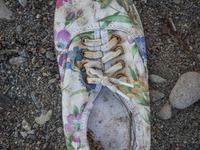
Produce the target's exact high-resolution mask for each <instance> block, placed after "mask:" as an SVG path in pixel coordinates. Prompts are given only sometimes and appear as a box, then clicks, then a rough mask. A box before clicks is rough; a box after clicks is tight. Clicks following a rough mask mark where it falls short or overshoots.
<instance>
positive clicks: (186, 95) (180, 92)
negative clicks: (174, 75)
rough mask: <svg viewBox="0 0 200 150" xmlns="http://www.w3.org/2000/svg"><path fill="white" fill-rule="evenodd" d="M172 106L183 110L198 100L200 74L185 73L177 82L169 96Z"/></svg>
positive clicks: (199, 97) (199, 95) (199, 94)
mask: <svg viewBox="0 0 200 150" xmlns="http://www.w3.org/2000/svg"><path fill="white" fill-rule="evenodd" d="M169 99H170V102H171V104H172V106H174V107H176V108H179V109H184V108H186V107H188V106H190V105H192V104H193V103H195V102H196V101H198V100H199V99H200V74H199V73H197V72H187V73H185V74H183V75H182V76H181V77H180V78H179V79H178V81H177V83H176V85H175V86H174V88H173V89H172V91H171V94H170V96H169Z"/></svg>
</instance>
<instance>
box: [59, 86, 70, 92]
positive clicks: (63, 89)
mask: <svg viewBox="0 0 200 150" xmlns="http://www.w3.org/2000/svg"><path fill="white" fill-rule="evenodd" d="M68 87H69V85H68V86H66V87H65V88H63V89H61V93H62V92H63V91H64V90H66V89H67V88H68Z"/></svg>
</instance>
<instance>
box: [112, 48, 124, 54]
mask: <svg viewBox="0 0 200 150" xmlns="http://www.w3.org/2000/svg"><path fill="white" fill-rule="evenodd" d="M118 49H119V50H121V53H120V55H122V54H124V49H123V48H122V47H116V48H115V50H114V51H115V52H116V51H117V50H118Z"/></svg>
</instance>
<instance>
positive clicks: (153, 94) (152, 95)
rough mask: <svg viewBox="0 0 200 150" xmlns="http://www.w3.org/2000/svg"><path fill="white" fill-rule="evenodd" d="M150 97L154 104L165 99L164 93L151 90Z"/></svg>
mask: <svg viewBox="0 0 200 150" xmlns="http://www.w3.org/2000/svg"><path fill="white" fill-rule="evenodd" d="M149 95H150V100H151V101H152V102H155V101H157V100H159V99H161V98H164V97H165V94H164V93H161V92H159V91H155V90H150V91H149Z"/></svg>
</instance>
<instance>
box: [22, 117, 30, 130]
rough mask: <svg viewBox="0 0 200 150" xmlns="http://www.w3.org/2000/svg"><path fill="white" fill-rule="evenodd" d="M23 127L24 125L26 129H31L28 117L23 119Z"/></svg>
mask: <svg viewBox="0 0 200 150" xmlns="http://www.w3.org/2000/svg"><path fill="white" fill-rule="evenodd" d="M22 127H23V128H24V129H25V130H27V131H29V130H31V125H30V124H29V123H28V122H27V120H26V119H24V120H23V121H22Z"/></svg>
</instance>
